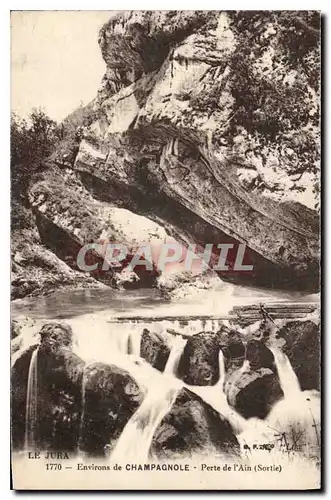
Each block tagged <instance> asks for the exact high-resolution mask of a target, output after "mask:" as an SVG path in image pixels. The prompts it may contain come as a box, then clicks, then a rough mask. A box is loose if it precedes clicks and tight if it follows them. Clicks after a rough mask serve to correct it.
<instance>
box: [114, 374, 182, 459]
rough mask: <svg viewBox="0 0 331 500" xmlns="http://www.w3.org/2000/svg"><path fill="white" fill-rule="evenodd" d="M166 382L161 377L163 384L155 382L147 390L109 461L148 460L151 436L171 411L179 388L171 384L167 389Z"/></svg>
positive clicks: (165, 379)
mask: <svg viewBox="0 0 331 500" xmlns="http://www.w3.org/2000/svg"><path fill="white" fill-rule="evenodd" d="M167 382H168V379H167V377H164V383H163V384H161V385H159V384H158V383H155V384H154V385H153V387H150V389H149V391H148V393H147V396H146V397H145V399H144V401H143V402H142V404H141V406H140V407H139V408H138V410H137V411H136V413H134V415H133V416H132V417H131V419H130V420H129V422H128V423H127V424H126V426H125V428H124V430H123V432H122V434H121V435H120V437H119V439H118V441H117V443H116V446H115V448H114V451H113V452H112V454H111V460H112V461H118V462H121V461H122V462H123V461H125V462H127V461H130V460H132V461H134V462H139V461H141V462H144V461H147V460H148V454H149V449H150V447H151V444H152V439H153V436H154V433H155V431H156V429H157V427H158V425H159V424H160V422H161V421H162V419H163V417H164V416H165V415H166V414H167V413H168V412H169V411H170V409H171V407H172V405H173V403H174V401H175V399H176V397H177V394H178V389H177V388H175V387H174V385H172V384H170V387H169V384H167Z"/></svg>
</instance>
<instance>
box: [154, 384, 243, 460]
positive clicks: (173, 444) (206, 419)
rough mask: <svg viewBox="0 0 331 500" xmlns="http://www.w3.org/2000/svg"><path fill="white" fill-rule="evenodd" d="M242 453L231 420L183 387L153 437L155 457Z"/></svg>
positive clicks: (169, 457) (172, 457)
mask: <svg viewBox="0 0 331 500" xmlns="http://www.w3.org/2000/svg"><path fill="white" fill-rule="evenodd" d="M210 452H216V453H217V454H221V455H234V456H235V455H237V454H239V444H238V441H237V439H236V436H235V434H234V432H233V429H232V428H231V425H230V423H229V422H228V421H227V420H226V419H225V418H224V417H223V416H222V415H220V414H219V413H218V412H216V411H215V410H214V409H213V408H211V406H209V405H208V404H207V403H205V402H204V401H203V400H202V399H201V398H200V397H199V396H197V395H196V394H194V393H193V392H191V391H189V390H188V389H182V390H181V391H180V392H179V394H178V396H177V398H176V400H175V402H174V404H173V406H172V408H171V410H170V411H169V412H168V413H167V415H166V416H165V417H164V418H163V420H162V421H161V423H160V424H159V426H158V428H157V429H156V432H155V434H154V437H153V441H152V446H151V449H150V454H151V456H152V457H153V456H156V457H158V458H160V459H174V458H183V456H185V455H188V456H189V455H191V454H194V453H206V454H208V453H210Z"/></svg>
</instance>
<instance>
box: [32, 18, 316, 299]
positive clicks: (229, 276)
mask: <svg viewBox="0 0 331 500" xmlns="http://www.w3.org/2000/svg"><path fill="white" fill-rule="evenodd" d="M245 15H246V16H247V15H249V14H247V13H246V14H245ZM250 15H251V19H250V20H249V19H248V21H249V22H248V24H247V19H246V18H245V19H243V18H241V17H240V15H238V14H237V13H232V14H231V13H224V12H216V11H209V12H208V11H183V12H181V11H162V12H157V11H139V12H124V13H122V14H118V15H117V16H116V17H113V18H112V19H110V21H109V22H108V23H107V24H106V25H105V26H104V27H103V28H102V29H101V31H100V35H99V44H100V49H101V52H102V56H103V58H104V60H105V63H106V65H107V69H106V73H105V76H104V79H103V81H102V86H101V88H100V91H99V93H98V96H97V97H96V99H95V100H94V101H93V102H92V103H91V104H90V105H89V107H88V114H89V117H90V119H89V120H88V123H87V125H86V121H85V122H84V125H81V126H77V127H76V129H75V131H74V134H72V137H73V136H74V137H75V139H74V140H67V141H64V142H63V143H62V144H61V146H60V147H59V148H58V149H57V151H56V152H55V153H54V154H53V156H52V157H51V159H50V161H51V164H52V168H53V171H52V172H53V173H52V175H49V174H47V175H46V174H45V175H44V177H43V179H42V180H40V179H39V180H38V181H37V182H34V184H33V185H32V187H31V189H30V202H31V205H32V206H33V210H34V212H35V214H36V215H37V225H38V228H39V232H40V234H41V235H42V239H43V240H44V241H45V243H46V245H47V246H48V247H50V248H52V245H53V248H52V250H53V251H55V253H57V254H59V244H58V241H59V239H58V238H56V237H53V236H51V239H52V238H53V241H49V240H47V238H46V234H47V233H48V234H51V235H52V234H55V232H54V228H59V229H60V230H61V231H62V232H63V231H64V232H65V235H66V238H65V241H66V242H65V243H64V245H61V252H60V258H61V259H62V260H65V261H66V255H65V254H66V253H69V252H68V246H70V242H71V243H72V242H74V244H75V245H76V244H78V245H81V244H82V243H84V242H87V241H92V240H93V239H94V238H100V235H103V236H106V237H108V238H115V239H117V240H118V239H119V238H120V237H121V234H119V233H118V232H117V231H116V230H114V228H113V227H112V216H113V215H114V212H113V211H112V209H113V208H114V207H117V208H121V209H127V210H130V211H131V213H133V214H137V215H142V216H145V217H147V218H148V219H151V220H152V221H154V222H155V223H157V224H159V225H160V226H162V227H163V228H164V229H162V230H164V231H165V232H166V234H167V235H170V236H172V237H175V238H176V239H177V240H178V241H180V242H182V243H185V244H187V243H190V242H191V243H196V244H199V245H201V246H203V245H205V244H206V243H212V244H214V245H217V244H219V243H235V244H237V243H239V242H242V243H246V244H247V247H248V261H249V262H250V263H252V264H253V266H254V270H253V272H252V273H244V274H243V273H241V274H240V273H220V274H221V277H222V279H225V280H230V281H233V282H235V283H239V282H243V283H246V284H254V285H257V286H267V287H273V288H277V287H279V288H292V289H302V290H310V291H315V290H316V289H317V288H318V252H319V238H318V216H317V212H316V211H315V210H314V209H313V208H309V207H308V206H306V205H305V204H303V203H299V201H298V200H300V199H301V200H303V201H305V202H306V200H307V197H306V198H305V197H304V196H303V195H305V194H306V195H307V191H309V190H311V186H312V185H313V176H312V175H313V174H312V172H313V169H312V168H311V169H310V167H309V165H312V164H313V163H314V162H316V151H317V149H318V145H317V143H318V139H316V134H318V131H317V132H316V123H315V121H316V115H317V116H318V99H317V94H316V91H315V90H314V85H313V83H312V77H311V74H310V73H309V72H308V70H307V68H308V63H307V57H309V53H308V52H307V53H304V49H302V51H303V52H302V54H301V52H300V57H301V58H302V61H301V60H300V65H299V63H298V62H296V64H297V66H296V67H295V69H293V68H294V66H293V64H294V63H293V61H292V59H293V58H292V59H291V57H290V56H289V55H288V50H287V51H286V50H285V48H284V45H282V43H283V39H282V37H283V35H284V29H283V28H284V26H285V24H284V23H287V25H288V24H289V25H290V26H291V23H292V24H293V26H295V27H296V32H295V33H296V34H298V36H299V37H300V36H301V37H302V36H303V35H302V33H303V31H302V30H304V31H305V37H306V38H305V40H308V42H307V43H308V45H309V43H311V46H313V44H315V45H316V43H317V42H316V36H317V38H318V31H317V30H316V29H315V28H311V30H312V31H309V29H308V32H307V22H306V21H303V20H302V19H301V18H300V16H299V17H298V16H297V15H292V14H291V15H289V17H288V18H286V19H285V18H284V19H285V20H284V19H283V18H281V16H283V14H279V16H278V17H277V14H276V13H273V14H272V15H273V17H272V18H271V17H270V16H271V14H270V15H269V14H268V13H266V14H264V17H263V16H262V17H261V13H260V17H259V18H257V17H256V15H257V14H254V13H252V14H250ZM254 16H255V17H254ZM250 22H251V24H249V23H250ZM245 23H246V24H245ZM303 23H305V24H303ZM247 26H248V27H247ZM250 26H252V29H251V31H250ZM253 26H254V29H253ZM308 28H309V26H308ZM300 30H301V31H300ZM254 33H255V35H256V36H255V38H254V36H253V35H254ZM307 33H308V34H307ZM316 33H317V35H316ZM243 36H245V37H247V46H248V49H247V51H246V52H247V58H245V54H246V52H245V50H246V48H245V40H244V39H243ZM307 37H308V38H307ZM309 37H310V38H309ZM300 43H301V44H302V41H301V42H300V39H299V42H298V44H299V45H297V46H296V54H297V57H299V55H298V54H299V52H298V51H299V49H300V50H301V45H300ZM238 47H244V48H245V50H241V52H240V51H239V50H238ZM298 47H299V48H298ZM307 50H308V49H307ZM239 56H240V57H242V59H240V57H239ZM249 60H250V61H251V62H250V64H251V66H250V67H249V68H248V66H247V68H248V69H249V71H251V74H250V76H249V78H248V77H247V75H246V76H245V74H246V73H245V71H246V70H245V68H246V66H245V64H247V61H249ZM308 62H309V61H308ZM291 64H292V66H291ZM247 68H246V69H247ZM300 68H301V69H300ZM310 69H311V66H310ZM291 71H292V73H293V72H294V74H292V73H291V74H292V76H291V79H289V77H288V75H289V73H290V72H291ZM311 71H312V70H311ZM252 75H253V76H252ZM246 77H247V78H248V79H247V78H246ZM245 78H246V80H245ZM245 81H249V82H250V84H251V86H252V88H248V87H247V89H246V93H245V89H242V88H241V87H242V86H243V82H245ZM298 81H300V85H301V87H300V88H299V87H298V85H299V83H297V82H298ZM275 82H276V83H275ZM247 85H248V84H247ZM272 85H274V86H272ZM240 86H241V87H240ZM297 87H298V88H297ZM254 88H256V95H255V96H254V92H253V90H252V89H254ZM302 88H304V91H305V95H304V97H301V94H302V92H301V94H300V92H299V90H300V89H301V90H302ZM298 89H299V90H298ZM277 92H278V94H277ZM275 95H276V97H275ZM261 96H262V97H261ZM254 99H255V100H254ZM275 99H277V100H275ZM302 99H303V100H302ZM283 101H284V104H283ZM288 102H294V104H293V107H292V109H288V108H289V105H288V104H287V103H288ZM316 102H317V104H316ZM277 106H278V108H277ZM296 106H297V107H298V109H299V108H300V109H301V108H303V109H304V113H305V114H302V116H301V115H300V114H298V115H296V113H297V111H296ZM276 108H277V109H276ZM275 109H276V111H275ZM298 113H299V112H298ZM302 113H303V112H302ZM314 120H315V121H314ZM252 123H253V124H255V125H254V127H255V128H254V127H253V125H252ZM261 131H262V132H261ZM265 137H267V139H265ZM264 139H265V141H266V142H263V141H264ZM295 145H297V147H296V146H295ZM298 145H300V147H299V146H298ZM302 145H307V147H306V148H304V147H303V146H302ZM308 146H309V147H308ZM314 154H315V156H314ZM300 155H301V156H300ZM294 157H295V161H294V160H293V158H294ZM291 162H292V163H291ZM300 162H301V163H300ZM309 162H310V163H309ZM294 163H295V164H296V165H299V167H300V165H301V166H302V169H303V173H301V174H300V168H299V167H298V168H299V175H301V177H300V179H298V175H297V174H296V175H294V174H293V169H292V167H291V165H293V164H294ZM289 165H290V166H289ZM307 165H308V166H307ZM290 167H291V168H290ZM298 168H297V170H296V171H298ZM315 170H316V169H315ZM315 178H316V176H315ZM68 179H69V181H68ZM70 179H71V180H70ZM73 179H75V181H73ZM280 179H281V180H280ZM295 179H297V180H298V183H297V184H295ZM315 180H316V179H315ZM300 182H302V184H301V185H300ZM314 182H315V181H314ZM75 183H76V184H75ZM62 185H63V187H61V186H62ZM77 186H79V190H80V191H79V193H81V198H79V197H77V193H78V192H77ZM295 189H297V194H296V191H295ZM70 191H71V193H70ZM61 192H62V193H64V194H65V200H66V203H67V207H66V208H64V207H63V206H62V203H61V206H59V200H60V199H61ZM291 198H292V199H291ZM78 213H79V214H81V216H80V217H78V216H77V214H78ZM70 214H72V215H70ZM78 219H79V220H78ZM45 228H46V229H45ZM47 228H48V230H47ZM50 229H51V230H52V231H53V233H50V231H49V230H50ZM61 234H62V233H61ZM54 240H55V241H54ZM56 240H57V241H56ZM63 241H64V240H63ZM215 257H216V255H215ZM106 284H110V285H112V279H111V276H110V277H109V281H107V280H106Z"/></svg>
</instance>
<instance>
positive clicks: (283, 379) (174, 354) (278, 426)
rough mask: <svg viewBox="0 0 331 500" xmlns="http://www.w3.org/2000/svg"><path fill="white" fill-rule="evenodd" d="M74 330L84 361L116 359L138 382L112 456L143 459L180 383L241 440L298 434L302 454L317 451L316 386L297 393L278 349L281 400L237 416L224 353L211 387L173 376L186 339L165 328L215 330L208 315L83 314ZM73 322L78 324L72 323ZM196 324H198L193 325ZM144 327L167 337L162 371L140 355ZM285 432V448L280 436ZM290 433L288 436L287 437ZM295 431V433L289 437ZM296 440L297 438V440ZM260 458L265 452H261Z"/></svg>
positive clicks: (258, 440)
mask: <svg viewBox="0 0 331 500" xmlns="http://www.w3.org/2000/svg"><path fill="white" fill-rule="evenodd" d="M70 323H71V325H72V327H73V331H74V332H79V334H75V344H76V347H75V350H76V352H77V354H78V355H79V356H81V357H82V358H83V359H85V360H86V361H88V362H89V361H101V362H104V363H107V364H115V365H117V366H119V367H121V368H123V369H125V370H127V371H128V372H129V373H130V375H131V376H132V377H133V378H134V379H135V380H136V381H137V383H138V384H139V385H140V387H141V388H142V390H143V392H145V394H146V395H145V399H144V401H143V403H142V404H141V406H140V407H139V408H138V410H137V411H136V413H135V414H134V415H133V416H132V417H131V419H130V420H129V422H128V423H127V425H126V426H125V428H124V430H123V432H122V434H121V436H120V438H119V440H118V441H117V443H116V445H115V448H114V450H113V452H112V454H111V460H112V461H113V460H117V461H120V460H123V459H124V458H125V460H128V459H131V460H133V461H138V460H147V458H148V453H149V449H150V446H151V442H152V439H153V435H154V434H155V431H156V429H157V427H158V425H159V424H160V422H161V421H162V419H163V417H164V416H165V415H166V413H167V412H168V411H169V410H170V409H171V406H172V404H173V402H174V400H175V398H176V395H177V394H178V391H179V390H180V388H181V387H183V386H186V387H187V388H188V389H189V390H191V391H192V392H194V393H195V394H197V395H198V396H200V397H201V398H202V399H203V400H204V401H205V402H206V403H207V404H209V405H210V406H211V407H213V408H214V409H215V410H216V411H217V412H219V413H220V414H221V415H223V416H224V417H225V418H226V419H228V420H229V422H230V424H231V425H232V427H233V429H234V431H235V433H236V434H237V438H238V440H239V443H240V444H241V446H242V451H243V452H244V453H243V454H246V453H247V450H244V449H243V445H244V444H247V443H248V444H249V445H250V446H253V445H254V444H256V443H258V444H261V443H262V442H263V443H271V442H272V443H274V444H275V447H276V448H275V449H277V450H278V451H283V452H284V451H285V452H287V451H288V449H292V448H293V447H294V446H296V447H298V446H297V443H298V436H299V435H302V436H303V438H302V440H303V444H302V445H300V446H301V448H300V449H301V450H303V451H304V452H305V453H307V452H308V454H310V455H311V454H312V453H315V452H316V455H317V454H318V445H319V434H318V433H319V422H320V415H319V398H318V395H316V393H313V392H314V391H305V392H301V390H300V385H299V382H298V380H297V377H296V375H295V373H294V371H293V369H292V366H291V364H290V362H289V360H288V358H287V356H286V355H284V354H283V352H282V351H280V350H279V349H271V350H272V352H273V354H274V358H275V364H276V367H277V372H278V377H279V381H280V385H281V388H282V390H283V392H284V399H283V400H281V401H280V402H278V403H276V405H275V406H274V408H273V409H272V410H271V412H270V414H269V415H268V417H267V418H266V419H265V420H264V421H262V420H259V419H258V418H252V419H249V420H246V419H244V418H243V417H242V416H241V415H239V414H238V413H237V412H236V411H235V410H234V409H233V408H232V407H231V406H230V405H229V404H228V402H227V398H226V395H225V393H224V379H225V367H224V358H223V353H222V351H220V353H219V372H220V377H219V381H218V382H217V383H216V384H215V385H214V386H189V385H186V384H183V383H182V382H181V381H179V380H178V379H176V378H175V376H176V372H177V367H178V363H179V360H180V357H181V355H182V353H183V350H184V348H185V344H186V340H184V339H183V338H182V337H181V336H174V335H171V334H169V333H167V330H175V331H176V332H181V333H185V334H187V335H189V334H192V333H196V332H197V331H202V330H204V331H217V329H218V327H219V324H218V322H216V321H212V320H203V321H200V320H199V322H194V321H189V322H188V323H186V324H185V323H184V322H182V321H179V320H174V321H169V320H164V321H159V322H155V323H152V324H151V323H149V322H146V323H142V322H134V321H131V322H128V323H117V324H110V323H108V322H107V321H104V322H102V321H97V322H94V318H93V319H92V321H91V320H89V321H87V317H86V318H85V320H84V321H83V322H82V318H77V319H76V318H74V319H73V320H71V321H70ZM75 323H77V324H75ZM197 323H198V324H197ZM144 328H147V329H150V330H151V331H155V332H160V333H163V334H165V335H167V336H168V338H169V341H170V342H171V344H172V349H171V352H170V355H169V358H168V361H167V364H166V368H165V373H163V374H162V373H160V372H158V371H157V370H155V369H153V368H152V367H151V366H150V365H149V364H148V363H147V362H146V361H145V360H143V359H142V358H140V343H141V334H142V331H143V329H144ZM249 370H250V366H249V362H248V361H246V362H244V363H243V365H242V367H241V369H240V370H239V371H238V376H239V377H240V376H242V374H243V373H245V372H246V371H249ZM284 435H286V436H288V440H287V443H288V444H287V445H286V447H285V448H284V439H283V436H284ZM289 436H292V438H291V439H289ZM293 436H294V437H293ZM299 444H300V443H299ZM251 449H252V448H251ZM254 453H259V452H258V451H257V450H256V451H255V452H254ZM260 453H261V460H262V458H263V459H264V458H265V455H263V454H265V453H266V452H265V451H261V452H260Z"/></svg>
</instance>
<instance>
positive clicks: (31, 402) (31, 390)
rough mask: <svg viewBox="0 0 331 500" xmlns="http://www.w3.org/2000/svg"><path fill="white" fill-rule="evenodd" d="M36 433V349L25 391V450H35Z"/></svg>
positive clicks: (32, 357)
mask: <svg viewBox="0 0 331 500" xmlns="http://www.w3.org/2000/svg"><path fill="white" fill-rule="evenodd" d="M37 433H38V348H37V349H35V350H34V351H33V353H32V356H31V360H30V366H29V375H28V386H27V391H26V411H25V443H24V448H25V450H35V449H36V447H37Z"/></svg>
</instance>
